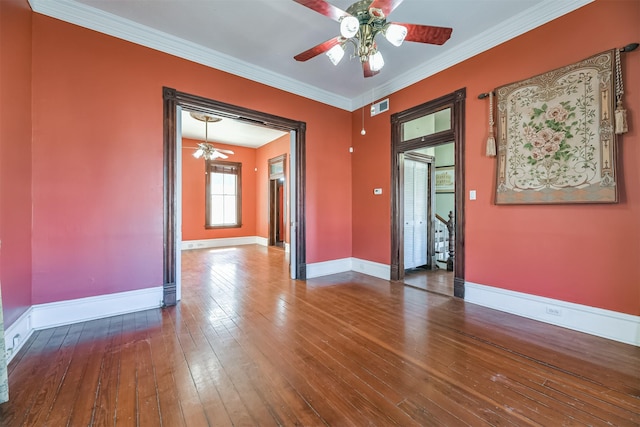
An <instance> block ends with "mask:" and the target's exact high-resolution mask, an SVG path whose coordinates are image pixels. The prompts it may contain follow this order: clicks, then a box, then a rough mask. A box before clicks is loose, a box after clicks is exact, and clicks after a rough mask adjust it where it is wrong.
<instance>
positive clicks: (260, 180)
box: [256, 134, 291, 242]
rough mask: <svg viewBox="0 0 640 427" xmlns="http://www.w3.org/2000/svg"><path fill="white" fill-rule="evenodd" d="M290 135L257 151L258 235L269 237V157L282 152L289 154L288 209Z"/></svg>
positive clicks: (288, 159) (287, 229)
mask: <svg viewBox="0 0 640 427" xmlns="http://www.w3.org/2000/svg"><path fill="white" fill-rule="evenodd" d="M289 147H290V137H289V134H287V135H284V136H282V137H280V138H278V139H276V140H275V141H271V142H270V143H269V144H267V145H263V146H262V147H260V148H258V149H257V151H256V166H257V168H258V170H257V172H256V197H257V203H256V235H257V236H260V237H264V238H269V159H273V158H274V157H278V156H279V155H281V154H286V155H287V161H286V166H285V168H286V169H285V175H286V177H287V179H286V180H285V182H286V184H285V188H284V190H285V192H286V196H285V205H284V206H285V211H287V215H288V209H287V200H288V199H287V198H288V197H289V188H290V187H289V179H290V178H291V168H290V163H289V162H290V161H291V158H290V155H291V154H290V151H291V150H290V148H289ZM288 241H289V227H285V242H288Z"/></svg>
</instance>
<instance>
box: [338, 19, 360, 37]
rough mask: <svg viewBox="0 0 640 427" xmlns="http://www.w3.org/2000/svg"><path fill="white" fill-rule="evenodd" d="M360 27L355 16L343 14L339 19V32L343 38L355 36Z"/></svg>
mask: <svg viewBox="0 0 640 427" xmlns="http://www.w3.org/2000/svg"><path fill="white" fill-rule="evenodd" d="M359 27H360V22H359V21H358V18H356V17H355V16H345V17H344V18H342V21H340V34H341V35H342V37H344V38H345V39H350V38H351V37H353V36H355V35H356V33H357V32H358V28H359Z"/></svg>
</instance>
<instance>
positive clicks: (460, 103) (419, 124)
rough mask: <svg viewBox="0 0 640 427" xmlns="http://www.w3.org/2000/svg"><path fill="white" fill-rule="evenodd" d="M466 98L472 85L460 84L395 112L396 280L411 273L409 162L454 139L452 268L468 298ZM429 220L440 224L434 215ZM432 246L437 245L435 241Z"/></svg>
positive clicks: (457, 287) (458, 289)
mask: <svg viewBox="0 0 640 427" xmlns="http://www.w3.org/2000/svg"><path fill="white" fill-rule="evenodd" d="M465 98H466V90H465V89H460V90H458V91H456V92H453V93H451V94H449V95H445V96H443V97H441V98H438V99H436V100H433V101H430V102H427V103H424V104H421V105H418V106H416V107H413V108H411V109H409V110H405V111H403V112H400V113H396V114H393V115H392V116H391V128H392V136H391V145H392V156H391V175H392V176H391V179H392V186H391V227H392V234H391V280H394V281H404V278H405V237H406V236H405V224H404V222H405V221H404V219H405V191H404V182H405V165H406V164H407V162H409V161H411V158H412V156H414V155H415V154H414V153H415V152H416V151H419V150H422V149H429V148H435V147H437V146H442V145H444V144H448V143H452V144H453V151H454V153H453V159H454V163H455V164H453V165H448V166H447V171H449V173H450V178H451V181H452V182H451V183H448V185H449V186H450V192H451V195H452V196H453V200H454V208H453V210H454V212H453V213H452V220H453V221H452V224H451V225H452V234H453V240H452V242H454V244H453V245H452V249H453V251H452V252H453V254H454V258H453V260H452V261H453V262H452V266H451V267H452V268H451V269H452V270H453V272H454V279H453V294H454V295H455V296H457V297H460V298H464V255H465V254H464V105H465ZM436 166H437V165H436ZM436 169H437V168H436ZM443 169H444V168H443ZM436 172H437V171H436ZM437 181H438V179H437V178H435V179H434V181H433V182H434V186H433V187H434V188H436V187H437ZM436 191H437V190H436ZM432 215H433V212H432ZM429 222H431V223H432V224H433V223H434V221H433V219H432V218H430V219H429ZM429 236H430V235H429ZM432 241H433V240H432ZM429 246H430V247H431V246H433V245H432V243H429ZM432 262H433V261H432Z"/></svg>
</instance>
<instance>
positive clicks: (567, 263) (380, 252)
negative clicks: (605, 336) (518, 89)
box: [352, 0, 640, 315]
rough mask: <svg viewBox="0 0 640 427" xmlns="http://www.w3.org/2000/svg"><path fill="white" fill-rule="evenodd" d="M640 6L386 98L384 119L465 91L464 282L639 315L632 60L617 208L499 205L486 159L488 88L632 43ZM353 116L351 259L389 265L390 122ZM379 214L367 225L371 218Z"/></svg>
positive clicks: (605, 0)
mask: <svg viewBox="0 0 640 427" xmlns="http://www.w3.org/2000/svg"><path fill="white" fill-rule="evenodd" d="M639 19H640V2H638V1H636V0H597V1H596V2H594V3H591V4H589V5H587V6H584V7H582V8H580V9H578V10H577V11H574V12H573V13H570V14H568V15H565V16H564V17H561V18H558V19H556V20H554V21H552V22H550V23H548V24H546V25H544V26H542V27H539V28H537V29H535V30H533V31H530V32H529V33H527V34H524V35H522V36H520V37H518V38H516V39H513V40H511V41H509V42H506V43H503V44H502V45H500V46H497V47H495V48H494V49H491V50H490V51H487V52H484V53H482V54H480V55H477V56H475V57H473V58H471V59H469V60H467V61H464V62H463V63H460V64H458V65H456V66H454V67H451V68H450V69H447V70H445V71H443V72H441V73H438V74H437V75H434V76H432V77H430V78H427V79H425V80H423V81H421V82H419V83H417V84H415V85H413V86H411V87H409V88H406V89H404V90H402V91H399V92H397V93H395V94H393V95H392V96H391V97H390V106H391V113H395V112H399V111H403V110H406V109H408V108H411V107H413V106H415V105H418V104H421V103H424V102H426V101H429V100H432V99H435V98H438V97H440V96H442V95H445V94H448V93H451V92H453V91H455V90H457V89H460V88H463V87H465V88H466V89H467V100H466V150H465V156H466V167H465V173H466V183H465V185H466V189H467V190H471V189H475V190H476V191H477V196H478V197H477V200H475V201H469V200H467V202H466V212H465V216H466V224H465V232H466V271H465V275H466V277H465V279H466V280H467V281H469V282H473V283H479V284H483V285H488V286H494V287H498V288H503V289H509V290H514V291H518V292H524V293H527V294H533V295H539V296H544V297H549V298H554V299H559V300H563V301H569V302H573V303H578V304H583V305H587V306H593V307H599V308H604V309H609V310H614V311H618V312H622V313H628V314H633V315H640V262H638V261H639V260H640V219H639V218H640V172H639V168H638V165H640V136H639V135H640V133H639V132H640V51H635V52H632V53H630V54H626V55H624V56H623V63H624V74H625V96H626V99H625V104H626V107H627V110H628V114H629V122H630V126H631V131H630V132H629V133H627V134H625V135H624V136H623V137H622V138H621V140H620V141H619V144H618V147H619V154H620V156H619V166H620V169H619V175H618V181H619V184H620V190H621V193H620V203H619V204H615V205H557V206H535V205H528V206H496V205H494V204H493V193H494V182H495V166H496V164H495V159H493V158H488V157H485V156H484V146H485V141H486V137H487V130H486V128H487V124H486V122H487V111H488V105H487V101H486V100H478V99H477V95H478V94H480V93H484V92H487V91H489V90H491V89H492V88H495V87H498V86H501V85H503V84H507V83H510V82H514V81H518V80H520V79H524V78H528V77H531V76H534V75H537V74H541V73H544V72H546V71H548V70H551V69H554V68H558V67H562V66H564V65H568V64H571V63H573V62H576V61H579V60H581V59H584V58H587V57H589V56H591V55H594V54H596V53H598V52H602V51H605V50H608V49H612V48H615V47H621V46H624V45H626V44H628V43H631V42H640V25H638V24H639V22H640V21H639ZM360 120H361V116H360V112H359V111H357V112H354V113H353V114H352V138H353V140H354V147H355V152H354V165H353V192H354V205H353V213H354V216H353V218H354V220H353V221H354V227H353V228H354V242H353V256H354V257H358V258H364V259H368V260H372V261H377V262H381V263H385V264H389V262H390V253H389V252H390V249H389V247H390V204H389V203H390V202H389V198H388V197H384V198H382V197H374V196H373V195H372V188H373V187H374V186H381V187H382V188H383V190H384V191H385V192H386V194H389V186H390V171H389V168H390V161H391V160H390V132H391V126H390V121H389V114H384V115H380V116H376V117H375V118H373V119H369V120H368V123H367V135H366V136H365V137H362V136H360V135H359V132H358V131H359V129H360ZM373 212H375V215H373V214H372V213H373Z"/></svg>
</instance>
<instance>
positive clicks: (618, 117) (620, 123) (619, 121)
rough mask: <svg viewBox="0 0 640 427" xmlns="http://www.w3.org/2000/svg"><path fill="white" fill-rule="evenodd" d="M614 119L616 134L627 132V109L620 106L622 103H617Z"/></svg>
mask: <svg viewBox="0 0 640 427" xmlns="http://www.w3.org/2000/svg"><path fill="white" fill-rule="evenodd" d="M615 121H616V134H617V135H620V134H623V133H627V132H628V131H629V126H628V125H627V110H625V109H624V108H622V103H618V106H617V107H616V113H615Z"/></svg>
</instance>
